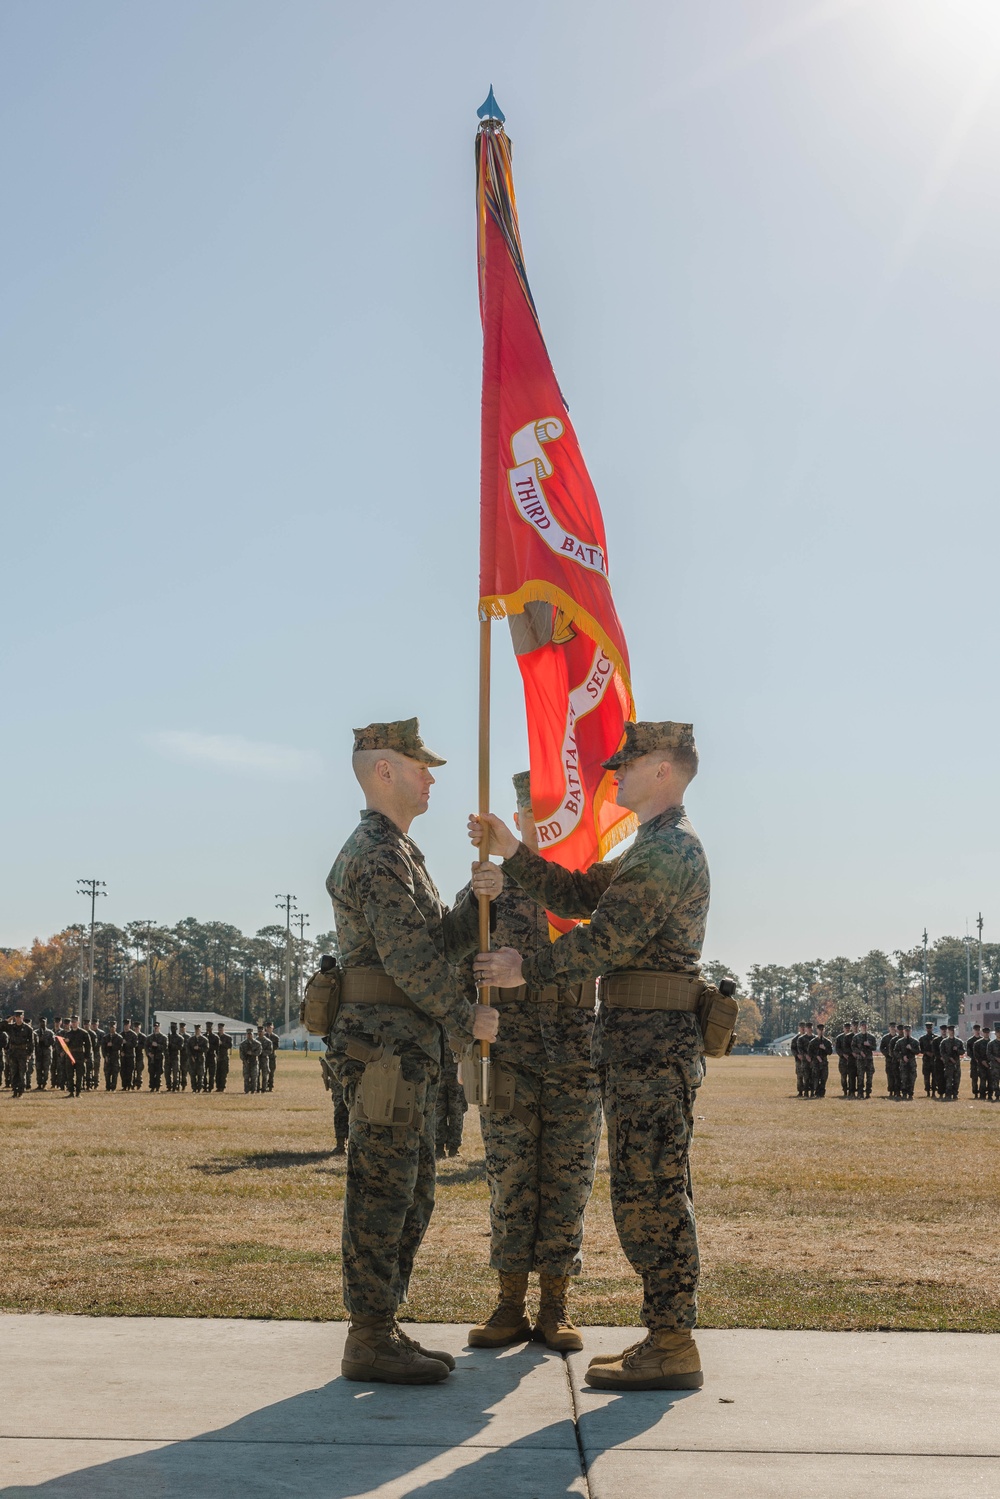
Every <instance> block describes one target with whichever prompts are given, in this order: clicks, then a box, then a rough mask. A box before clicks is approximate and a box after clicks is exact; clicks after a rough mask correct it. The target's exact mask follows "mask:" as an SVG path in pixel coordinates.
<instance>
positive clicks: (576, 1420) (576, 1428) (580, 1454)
mask: <svg viewBox="0 0 1000 1499" xmlns="http://www.w3.org/2000/svg"><path fill="white" fill-rule="evenodd" d="M562 1361H563V1369H564V1370H565V1372H566V1388H567V1389H568V1390H569V1405H570V1410H571V1411H572V1412H573V1435H574V1436H575V1437H576V1455H577V1459H578V1461H579V1463H580V1477H581V1478H582V1479H583V1491H584V1495H585V1499H591V1493H590V1477H589V1474H588V1472H587V1453H586V1449H585V1448H584V1445H583V1433H582V1432H581V1431H580V1409H579V1406H578V1405H577V1403H576V1391H575V1390H574V1389H573V1375H572V1371H571V1370H570V1366H569V1359H568V1357H567V1356H566V1354H565V1353H564V1354H563V1355H562Z"/></svg>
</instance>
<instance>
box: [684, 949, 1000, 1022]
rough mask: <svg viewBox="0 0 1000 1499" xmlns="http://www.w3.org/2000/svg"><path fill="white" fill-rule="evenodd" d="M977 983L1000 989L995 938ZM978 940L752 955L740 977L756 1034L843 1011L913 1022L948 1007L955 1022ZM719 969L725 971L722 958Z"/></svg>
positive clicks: (840, 1015)
mask: <svg viewBox="0 0 1000 1499" xmlns="http://www.w3.org/2000/svg"><path fill="white" fill-rule="evenodd" d="M982 959H983V990H984V992H989V991H990V990H996V989H1000V943H995V942H993V943H989V942H984V943H983V949H982ZM978 960H979V955H978V947H977V944H976V943H975V942H972V943H971V945H970V949H969V951H968V953H967V948H966V942H965V939H964V938H962V937H939V938H938V939H937V940H936V941H935V942H934V943H933V944H932V945H929V946H928V949H927V974H926V981H925V977H924V949H923V947H922V946H920V945H918V946H916V947H913V948H910V949H909V950H906V951H901V950H898V949H897V950H896V951H894V952H893V953H892V954H891V955H890V954H889V953H886V952H882V951H881V950H880V949H878V948H875V949H873V950H872V951H871V952H869V953H866V954H865V956H864V957H862V958H845V957H838V958H814V959H813V960H812V961H809V962H805V963H791V964H788V965H782V964H779V963H755V964H754V965H753V967H752V968H750V969H749V970H748V971H747V973H746V975H745V976H744V977H743V978H742V979H741V980H739V983H740V993H741V996H743V995H745V996H747V997H748V998H749V999H750V1000H752V1001H753V1003H754V1004H755V1005H756V1007H757V1009H758V1010H759V1012H760V1036H759V1039H760V1040H761V1041H762V1042H764V1043H765V1044H766V1043H767V1042H768V1041H773V1040H774V1039H775V1037H777V1036H784V1035H787V1033H788V1032H789V1031H792V1030H795V1029H796V1027H797V1026H798V1023H799V1021H800V1020H823V1021H825V1022H826V1024H827V1026H830V1024H831V1023H832V1024H834V1026H835V1027H836V1028H837V1029H839V1028H840V1025H841V1024H842V1022H843V1021H844V1020H845V1019H852V1018H856V1019H857V1020H859V1021H860V1020H864V1021H866V1022H867V1024H868V1025H869V1026H870V1027H873V1028H874V1027H875V1026H882V1027H884V1026H886V1025H887V1024H888V1023H889V1021H890V1020H902V1021H904V1022H907V1023H909V1024H911V1025H915V1024H918V1023H919V1022H920V1021H921V1019H922V1018H923V1015H924V1013H925V1011H926V1013H928V1014H935V1015H938V1014H941V1015H945V1014H946V1015H947V1016H948V1019H949V1020H950V1021H951V1022H952V1023H953V1024H954V1023H955V1022H957V1020H958V1014H959V1011H960V1009H961V1007H962V1003H963V1001H964V998H965V994H966V984H967V973H968V972H969V971H970V970H971V992H972V993H975V992H977V989H978ZM706 966H707V968H718V970H719V973H718V975H717V977H719V976H723V975H724V974H725V972H726V971H727V970H726V969H725V967H724V966H723V965H721V964H709V965H706Z"/></svg>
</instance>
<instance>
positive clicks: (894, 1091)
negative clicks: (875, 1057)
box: [878, 1020, 903, 1098]
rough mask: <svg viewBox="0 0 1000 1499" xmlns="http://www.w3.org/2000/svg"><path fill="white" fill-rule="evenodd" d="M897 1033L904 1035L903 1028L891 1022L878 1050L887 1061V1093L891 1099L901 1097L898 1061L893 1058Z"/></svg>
mask: <svg viewBox="0 0 1000 1499" xmlns="http://www.w3.org/2000/svg"><path fill="white" fill-rule="evenodd" d="M897 1031H898V1032H899V1035H902V1034H903V1028H902V1026H897V1025H896V1022H895V1021H894V1020H890V1021H889V1025H888V1028H887V1030H886V1031H885V1033H884V1034H883V1036H882V1039H881V1040H880V1041H879V1044H878V1049H879V1051H880V1052H881V1053H882V1057H883V1059H884V1061H885V1091H886V1093H887V1094H888V1096H889V1097H890V1098H898V1097H899V1074H898V1071H897V1068H896V1059H895V1057H894V1056H893V1048H894V1047H895V1045H896V1040H897V1035H896V1033H897Z"/></svg>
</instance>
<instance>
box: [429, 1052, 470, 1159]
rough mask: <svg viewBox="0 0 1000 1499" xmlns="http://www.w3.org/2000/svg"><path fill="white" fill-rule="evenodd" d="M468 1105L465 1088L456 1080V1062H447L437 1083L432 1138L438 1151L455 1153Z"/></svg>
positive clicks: (458, 1148)
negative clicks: (435, 1114) (435, 1112)
mask: <svg viewBox="0 0 1000 1499" xmlns="http://www.w3.org/2000/svg"><path fill="white" fill-rule="evenodd" d="M468 1107H469V1105H468V1103H467V1102H466V1098H465V1090H464V1089H463V1087H462V1084H461V1083H460V1082H459V1080H458V1064H457V1063H454V1062H452V1061H451V1056H450V1053H449V1058H448V1062H447V1063H446V1065H445V1067H444V1069H443V1070H442V1073H441V1081H440V1083H439V1084H438V1097H437V1118H436V1121H435V1127H434V1139H435V1142H436V1144H437V1148H438V1150H440V1151H445V1150H447V1152H448V1154H449V1155H457V1154H458V1152H459V1150H460V1149H461V1146H462V1131H463V1130H464V1128H465V1111H466V1109H467V1108H468Z"/></svg>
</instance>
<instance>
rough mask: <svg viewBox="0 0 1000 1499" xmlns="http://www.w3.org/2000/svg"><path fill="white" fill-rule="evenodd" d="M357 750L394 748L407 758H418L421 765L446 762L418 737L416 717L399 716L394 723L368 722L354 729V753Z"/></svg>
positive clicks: (418, 730)
mask: <svg viewBox="0 0 1000 1499" xmlns="http://www.w3.org/2000/svg"><path fill="white" fill-rule="evenodd" d="M358 750H395V751H396V753H397V754H400V755H405V756H406V757H407V759H408V760H419V761H420V763H421V765H446V764H447V763H448V762H447V761H446V760H442V759H441V756H440V755H434V754H432V753H431V751H430V750H429V749H428V748H427V746H426V744H425V743H424V741H423V740H422V739H421V737H420V723H419V720H418V719H416V718H400V719H397V720H396V722H395V723H370V724H368V726H367V727H366V728H364V729H355V730H354V752H355V754H357V752H358Z"/></svg>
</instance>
